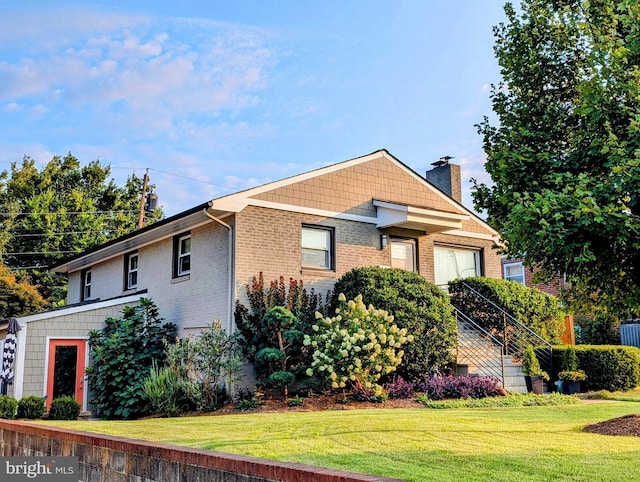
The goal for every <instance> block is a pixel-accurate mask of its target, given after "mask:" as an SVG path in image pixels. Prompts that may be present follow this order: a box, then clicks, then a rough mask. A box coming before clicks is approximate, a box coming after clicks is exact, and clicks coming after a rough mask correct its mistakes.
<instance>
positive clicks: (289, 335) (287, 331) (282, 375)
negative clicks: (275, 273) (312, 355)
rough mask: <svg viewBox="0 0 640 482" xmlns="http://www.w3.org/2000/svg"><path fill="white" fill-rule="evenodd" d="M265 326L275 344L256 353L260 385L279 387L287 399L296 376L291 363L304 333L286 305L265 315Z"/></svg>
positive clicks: (263, 322)
mask: <svg viewBox="0 0 640 482" xmlns="http://www.w3.org/2000/svg"><path fill="white" fill-rule="evenodd" d="M262 326H263V327H264V328H265V329H266V330H268V331H269V332H270V333H271V337H272V340H273V343H274V345H275V347H266V348H263V349H262V350H260V351H258V353H256V357H255V360H254V361H255V368H256V375H257V376H258V385H259V386H261V387H265V388H275V389H277V390H279V391H280V393H281V394H282V396H283V398H284V399H285V400H286V399H287V398H288V396H289V385H291V384H292V383H293V382H294V381H295V379H296V377H295V374H294V371H293V370H295V367H293V369H292V367H291V366H290V365H289V360H290V359H291V356H290V354H291V353H295V352H299V350H300V347H301V346H302V341H303V337H304V333H303V332H302V331H300V329H299V328H300V324H299V323H298V319H297V318H296V316H295V315H294V314H293V313H292V312H291V311H290V310H288V309H287V308H285V307H284V306H274V307H273V308H271V309H270V310H269V311H267V312H266V313H265V315H264V316H263V317H262Z"/></svg>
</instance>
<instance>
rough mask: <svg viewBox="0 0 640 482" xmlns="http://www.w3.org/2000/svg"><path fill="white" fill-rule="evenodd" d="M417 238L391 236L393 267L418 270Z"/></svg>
mask: <svg viewBox="0 0 640 482" xmlns="http://www.w3.org/2000/svg"><path fill="white" fill-rule="evenodd" d="M416 260H417V257H416V240H415V239H404V238H391V267H392V268H399V269H404V270H405V271H418V263H417V262H416Z"/></svg>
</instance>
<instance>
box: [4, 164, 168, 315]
mask: <svg viewBox="0 0 640 482" xmlns="http://www.w3.org/2000/svg"><path fill="white" fill-rule="evenodd" d="M110 175H111V168H110V166H108V165H103V164H101V163H100V162H99V161H97V160H96V161H92V162H89V163H88V164H86V165H85V166H81V165H80V162H79V161H78V159H76V158H75V157H74V156H73V155H72V154H71V153H69V154H67V155H66V156H64V157H60V156H54V157H53V159H51V161H49V162H48V163H47V165H46V166H44V167H43V168H42V169H40V170H39V169H38V168H37V167H36V162H35V161H34V160H33V159H31V158H29V157H26V156H25V157H24V159H23V160H22V163H21V164H18V163H16V162H14V163H12V164H11V168H10V170H9V171H7V170H5V171H3V172H2V173H0V228H1V230H0V255H1V256H2V261H3V262H4V263H5V264H6V265H7V266H8V267H9V268H10V269H11V270H13V271H16V270H18V271H24V272H26V273H28V274H29V275H30V276H31V278H32V279H33V281H34V283H36V284H37V285H39V290H40V292H41V294H42V295H43V296H44V297H45V298H47V299H48V300H50V301H52V302H54V303H55V302H59V301H62V300H64V299H65V297H66V291H65V289H64V287H65V283H66V282H65V280H64V279H60V278H59V277H56V276H55V275H53V274H52V273H49V272H47V268H49V267H50V266H51V265H52V264H54V263H55V262H57V261H59V260H61V259H62V258H64V257H67V256H71V255H73V254H76V253H79V252H81V251H83V250H85V249H87V248H90V247H92V246H96V245H98V244H102V243H104V242H106V241H108V240H110V239H113V238H115V237H118V236H122V235H124V234H127V233H128V232H131V231H133V230H134V229H136V227H137V222H138V216H139V209H140V195H141V191H142V182H143V179H141V178H140V177H138V176H136V175H135V174H132V175H131V176H129V177H128V179H127V181H126V184H125V186H123V187H119V186H117V185H116V184H115V181H114V180H113V179H110ZM160 217H162V212H161V210H156V211H153V212H151V213H147V223H151V222H154V221H155V220H157V219H159V218H160Z"/></svg>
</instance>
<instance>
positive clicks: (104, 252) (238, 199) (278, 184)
mask: <svg viewBox="0 0 640 482" xmlns="http://www.w3.org/2000/svg"><path fill="white" fill-rule="evenodd" d="M381 158H382V159H384V160H386V161H388V162H390V163H392V164H393V165H395V166H397V167H398V168H399V169H400V170H401V171H402V172H404V173H405V174H406V175H408V176H409V177H410V178H411V179H413V180H414V181H416V182H417V183H419V184H420V185H421V186H423V187H424V188H426V189H427V190H428V191H429V192H430V193H431V195H432V196H435V197H436V198H437V199H438V200H439V204H440V205H442V206H445V207H446V208H445V209H433V208H429V207H426V206H417V205H409V204H405V203H399V202H393V201H389V200H385V199H375V200H371V198H369V199H370V200H371V201H373V205H374V206H375V209H376V211H377V212H378V213H379V214H377V215H374V216H371V215H363V214H353V213H348V212H343V211H337V210H335V211H331V210H326V209H322V208H318V207H312V206H301V205H299V204H285V203H282V202H274V201H270V200H268V199H265V195H267V194H269V193H270V192H274V191H277V190H279V189H284V188H287V187H290V186H292V185H294V184H297V183H304V182H306V181H310V180H314V179H315V178H319V177H322V176H327V175H330V174H332V173H336V172H338V171H341V170H344V169H350V168H353V167H356V166H360V165H363V164H366V163H368V162H371V161H375V160H379V159H381ZM250 205H251V206H261V207H271V208H275V209H281V210H289V211H295V212H304V213H310V214H318V215H322V216H327V217H336V218H342V219H349V220H353V221H361V222H368V223H373V224H376V225H377V226H378V227H380V228H383V227H386V226H389V225H394V226H399V227H408V228H410V229H415V228H416V227H419V226H422V227H424V230H425V231H426V230H427V227H429V232H436V231H444V230H446V229H449V230H455V229H458V230H459V229H460V228H461V222H462V221H463V220H473V221H475V222H477V223H479V224H480V226H482V228H484V230H485V231H486V232H487V233H488V234H487V235H486V236H489V237H490V238H494V239H495V240H496V241H497V239H498V237H499V234H498V232H497V231H495V230H494V229H493V228H492V227H491V226H489V225H488V224H486V223H485V222H484V221H483V220H482V219H481V218H479V217H478V216H477V215H476V214H475V213H473V212H472V211H470V210H469V209H467V208H466V207H464V206H463V205H462V204H460V203H458V202H457V201H455V200H454V199H453V198H451V197H450V196H448V195H447V194H445V193H444V192H442V191H441V190H440V189H438V188H437V187H436V186H434V185H433V184H431V183H430V182H429V181H427V180H426V179H425V178H424V177H422V176H420V175H419V174H418V173H417V172H415V171H414V170H412V169H411V168H410V167H408V166H407V165H405V164H404V163H402V162H401V161H399V160H398V159H397V158H395V157H394V156H393V155H392V154H390V153H389V152H388V151H387V150H386V149H380V150H378V151H375V152H372V153H371V154H367V155H365V156H360V157H356V158H353V159H350V160H347V161H343V162H339V163H336V164H331V165H328V166H325V167H321V168H318V169H314V170H312V171H308V172H304V173H302V174H298V175H294V176H290V177H287V178H284V179H281V180H278V181H273V182H270V183H267V184H263V185H260V186H256V187H253V188H249V189H246V190H243V191H239V192H236V193H233V194H228V195H225V196H221V197H219V198H215V199H213V200H211V201H209V202H207V203H204V204H201V205H198V206H196V207H194V208H191V209H189V210H187V211H184V212H182V213H178V214H176V215H174V216H171V217H169V218H167V219H164V220H162V221H159V222H157V223H154V224H151V225H149V226H146V227H144V228H142V229H139V230H136V231H133V232H131V233H129V234H127V235H125V236H122V237H120V238H116V239H114V240H111V241H109V242H107V243H105V244H102V245H99V246H96V247H94V248H91V249H89V250H87V251H85V252H83V253H80V254H78V255H75V256H73V257H70V258H67V259H65V260H63V261H61V262H60V263H58V264H56V265H55V266H53V267H52V269H53V270H54V271H57V272H60V273H68V272H71V271H76V270H78V269H82V268H85V267H88V266H91V265H92V264H96V263H97V262H102V261H105V260H107V259H110V258H113V257H116V256H119V255H122V254H123V253H126V252H129V251H133V250H135V249H139V248H141V247H143V246H146V245H149V244H152V243H156V242H158V241H160V240H162V239H166V238H169V237H173V236H175V235H176V234H179V233H181V232H185V231H188V230H190V229H194V228H196V227H198V226H201V225H204V224H207V223H210V222H212V220H211V219H210V218H209V217H208V216H207V213H210V214H211V215H214V216H216V217H218V218H224V217H226V216H229V215H232V214H234V213H238V212H241V211H242V210H243V209H245V208H246V207H247V206H250ZM467 234H469V235H470V236H474V234H473V233H467ZM476 236H477V235H476ZM483 237H484V236H483Z"/></svg>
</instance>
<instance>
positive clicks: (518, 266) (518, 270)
mask: <svg viewBox="0 0 640 482" xmlns="http://www.w3.org/2000/svg"><path fill="white" fill-rule="evenodd" d="M502 269H503V275H502V276H503V277H504V279H508V280H511V281H517V282H518V283H520V284H525V282H524V265H523V264H522V263H505V265H504V266H503V268H502Z"/></svg>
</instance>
